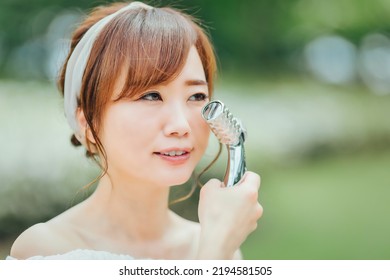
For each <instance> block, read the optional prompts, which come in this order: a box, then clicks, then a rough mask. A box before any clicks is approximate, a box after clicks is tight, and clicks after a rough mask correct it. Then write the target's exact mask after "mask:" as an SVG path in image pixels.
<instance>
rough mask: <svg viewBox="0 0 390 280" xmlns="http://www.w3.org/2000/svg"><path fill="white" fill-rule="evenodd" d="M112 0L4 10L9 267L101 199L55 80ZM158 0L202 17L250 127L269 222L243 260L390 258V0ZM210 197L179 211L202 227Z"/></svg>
mask: <svg viewBox="0 0 390 280" xmlns="http://www.w3.org/2000/svg"><path fill="white" fill-rule="evenodd" d="M107 2H111V1H104V2H103V1H87V0H66V1H65V0H36V1H28V0H1V2H0V182H1V184H0V259H1V258H4V257H5V256H6V255H7V254H8V253H9V248H10V245H11V242H12V241H13V240H14V238H15V237H16V236H17V235H18V234H20V233H21V232H22V231H23V230H24V229H25V228H27V227H28V226H30V225H32V224H34V223H37V222H41V221H45V220H47V219H49V218H50V217H53V216H54V215H57V214H58V213H60V212H61V211H63V210H65V209H67V208H68V207H70V206H72V205H74V204H76V203H77V202H78V201H80V200H82V199H84V198H85V197H86V196H87V195H88V194H89V192H90V191H91V190H83V186H84V185H86V184H88V183H89V182H90V181H91V180H92V179H93V178H95V177H96V176H97V174H98V169H97V168H96V167H95V166H94V164H93V163H92V162H89V161H88V160H87V159H85V158H84V155H83V151H82V150H81V149H75V148H73V147H72V146H71V144H70V142H69V137H70V134H71V131H70V129H69V128H68V126H67V123H66V121H65V118H64V116H63V109H62V100H61V98H60V95H59V93H58V91H57V90H56V87H55V85H54V80H55V76H56V74H57V71H58V67H59V65H60V64H61V62H62V61H63V59H64V55H65V54H66V51H67V48H68V38H69V34H70V32H71V31H72V29H73V27H74V26H75V24H77V22H79V21H80V19H81V17H82V16H83V13H84V12H85V11H88V9H90V8H91V7H94V6H96V5H98V4H102V3H107ZM149 3H152V4H155V5H158V6H163V5H171V6H172V5H173V6H174V7H178V8H181V9H185V10H186V11H187V12H189V13H190V14H193V15H195V16H196V17H197V18H200V19H201V20H202V22H203V23H204V25H205V27H206V29H207V30H208V32H209V33H210V34H211V37H212V39H213V42H214V43H215V48H216V52H217V55H218V57H219V65H220V72H219V78H218V81H217V86H216V97H217V98H220V99H221V100H223V101H224V102H225V103H226V105H227V106H228V107H230V109H231V111H232V112H233V113H234V114H235V115H236V116H238V117H239V118H240V119H242V121H243V123H244V124H245V125H246V127H247V129H248V140H247V142H246V152H247V161H248V167H249V168H250V169H251V170H253V171H255V172H258V173H260V175H261V177H262V186H261V191H260V201H261V203H262V205H263V207H264V215H263V217H262V219H261V220H260V222H259V227H258V229H257V230H256V231H255V232H254V233H253V234H252V235H251V236H250V237H249V238H248V239H247V241H246V242H245V244H244V245H243V247H242V251H243V254H244V257H245V258H247V259H390V238H389V237H390V221H389V214H390V203H389V200H390V174H389V169H390V32H389V31H390V20H389V18H390V2H389V1H387V0H328V1H315V0H273V1H270V0H268V1H266V0H257V1H256V0H248V1H234V0H224V1H222V0H221V1H216V0H215V1H206V0H187V1H185V0H182V1H179V0H176V1H163V0H161V1H152V2H150V1H149ZM216 146H217V144H216V140H215V139H212V140H211V147H210V149H209V150H208V151H207V152H206V156H205V159H204V161H203V162H202V164H203V165H204V164H206V162H207V161H209V160H210V159H211V158H212V157H213V154H214V153H215V150H216ZM225 162H226V153H224V154H223V156H222V158H221V159H220V161H219V162H218V164H217V165H216V166H215V167H214V168H213V169H212V170H211V171H210V172H209V173H208V174H207V175H206V176H205V177H204V178H203V180H204V181H206V180H207V179H208V178H211V177H218V178H221V177H222V176H223V173H224V168H225ZM187 187H188V186H187V185H185V186H180V187H175V188H174V189H173V190H174V191H173V192H172V196H173V197H180V196H181V195H183V194H184V193H185V191H186V189H187ZM197 196H198V193H195V195H194V196H193V197H192V198H191V199H189V200H187V201H185V202H182V203H178V204H175V205H173V206H172V208H173V209H174V210H175V211H177V212H179V213H180V214H181V215H183V216H185V217H188V218H190V219H193V220H196V202H197ZM227 207H228V206H227Z"/></svg>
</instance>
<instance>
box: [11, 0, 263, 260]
mask: <svg viewBox="0 0 390 280" xmlns="http://www.w3.org/2000/svg"><path fill="white" fill-rule="evenodd" d="M215 70H216V64H215V57H214V54H213V48H212V46H211V44H210V42H209V40H208V38H207V36H206V35H205V33H204V32H203V30H202V29H201V28H200V27H199V26H198V25H197V24H196V23H195V21H194V20H193V19H192V18H191V17H190V16H188V15H185V14H183V13H181V12H179V11H176V10H174V9H170V8H153V7H150V6H148V5H145V4H143V3H140V2H133V3H130V4H128V3H127V4H124V3H122V4H112V5H110V6H106V7H99V8H97V9H96V10H94V11H93V12H92V13H91V14H90V15H89V17H87V18H86V19H85V21H84V22H83V23H81V25H80V26H79V27H78V28H77V29H76V31H75V32H74V34H73V38H72V43H71V49H70V53H69V56H68V59H67V60H66V62H65V65H64V67H63V69H62V72H61V75H60V78H59V87H60V89H61V91H62V93H63V94H64V101H65V114H66V117H67V119H68V122H69V124H70V126H71V127H72V129H73V130H74V132H75V134H74V136H73V138H72V142H73V143H74V144H75V145H80V144H82V145H83V146H84V147H85V148H86V150H87V155H89V156H92V157H94V158H95V159H96V161H97V162H98V164H99V165H100V166H101V168H102V170H103V172H102V175H101V177H100V180H99V183H98V186H97V188H96V190H95V192H94V193H93V194H92V195H91V196H90V197H89V198H88V199H86V200H85V201H83V202H82V203H80V204H78V205H76V206H74V207H73V208H70V209H69V210H67V211H65V212H64V213H62V214H60V215H59V216H57V217H55V218H53V219H51V220H50V221H48V222H46V223H41V224H37V225H34V226H32V227H31V228H29V229H27V230H26V231H25V232H24V233H22V234H21V236H19V237H18V239H17V240H16V241H15V243H14V244H13V246H12V249H11V254H10V255H11V258H16V259H27V258H34V257H35V258H43V259H53V258H54V259H83V258H84V259H85V258H86V259H104V258H108V259H119V258H152V259H232V258H241V254H240V251H239V247H240V245H241V244H242V242H243V241H244V240H245V239H246V237H247V236H248V235H249V234H250V232H252V231H253V230H254V229H255V228H256V226H257V220H258V219H259V218H260V216H261V214H262V208H261V206H260V204H259V203H258V202H257V194H258V189H259V186H260V178H259V176H258V175H257V174H254V173H252V172H247V173H246V174H245V175H244V177H243V179H242V181H241V182H240V183H239V184H237V186H235V187H233V188H223V187H222V183H221V182H220V181H218V180H216V179H212V180H210V181H209V182H207V183H206V184H205V185H204V186H203V188H202V190H201V193H200V201H199V209H198V215H199V221H200V223H195V222H191V221H188V220H185V219H183V218H181V217H179V216H178V215H176V214H175V213H173V212H172V211H170V210H169V208H168V194H169V188H170V186H173V185H179V184H182V183H184V182H186V181H187V180H188V179H189V178H190V176H191V174H192V172H193V171H194V169H195V166H196V165H197V164H198V162H199V161H200V159H201V157H202V156H203V154H204V152H205V150H206V147H207V145H208V138H209V128H208V125H207V124H206V123H205V121H204V120H203V119H202V117H201V108H202V107H203V106H204V105H205V104H206V103H207V102H208V101H209V99H210V98H211V95H212V89H213V78H214V72H215Z"/></svg>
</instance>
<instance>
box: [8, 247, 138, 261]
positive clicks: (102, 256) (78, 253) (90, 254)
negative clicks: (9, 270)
mask: <svg viewBox="0 0 390 280" xmlns="http://www.w3.org/2000/svg"><path fill="white" fill-rule="evenodd" d="M6 260H17V259H16V258H14V257H11V256H8V257H7V258H6ZM27 260H134V257H132V256H130V255H122V254H115V253H110V252H106V251H96V250H89V249H76V250H72V251H69V252H67V253H64V254H57V255H51V256H33V257H30V258H28V259H27Z"/></svg>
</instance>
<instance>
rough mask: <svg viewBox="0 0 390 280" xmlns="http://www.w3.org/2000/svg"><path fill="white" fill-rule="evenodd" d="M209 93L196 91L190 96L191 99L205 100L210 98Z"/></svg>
mask: <svg viewBox="0 0 390 280" xmlns="http://www.w3.org/2000/svg"><path fill="white" fill-rule="evenodd" d="M208 98H209V97H208V95H207V94H204V93H195V94H194V95H191V96H190V98H189V101H205V100H206V99H208Z"/></svg>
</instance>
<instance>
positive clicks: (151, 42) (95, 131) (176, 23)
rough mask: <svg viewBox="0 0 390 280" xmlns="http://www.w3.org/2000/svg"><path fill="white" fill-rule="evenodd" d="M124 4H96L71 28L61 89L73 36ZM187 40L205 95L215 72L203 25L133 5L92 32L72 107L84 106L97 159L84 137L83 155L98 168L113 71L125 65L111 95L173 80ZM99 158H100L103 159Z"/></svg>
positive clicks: (115, 73)
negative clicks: (193, 50)
mask: <svg viewBox="0 0 390 280" xmlns="http://www.w3.org/2000/svg"><path fill="white" fill-rule="evenodd" d="M128 4H129V3H114V4H111V5H108V6H100V7H97V8H95V9H94V10H93V11H92V12H91V13H90V15H89V16H87V17H86V19H85V20H84V21H83V22H82V23H81V24H80V25H79V26H78V28H77V29H76V30H75V31H74V33H73V36H72V38H71V46H70V52H69V55H68V57H67V59H66V61H65V63H64V66H63V67H62V69H61V72H60V75H59V79H58V87H59V89H60V91H61V93H62V94H64V80H65V73H66V67H67V62H68V59H69V57H70V56H71V54H72V52H73V50H74V49H75V47H76V45H77V44H78V42H79V41H80V40H81V38H82V37H83V36H84V34H85V33H86V32H87V31H88V30H89V28H90V27H91V26H93V25H94V24H95V23H96V22H98V21H99V20H101V19H102V18H104V17H106V16H108V15H110V14H112V13H114V12H116V11H117V10H119V9H120V8H122V7H124V6H126V5H128ZM191 46H195V47H196V49H197V51H198V53H199V56H200V59H201V61H202V64H203V68H204V71H205V75H206V80H207V82H208V88H209V94H210V95H211V94H212V92H213V80H214V76H215V72H216V59H215V56H214V51H213V47H212V45H211V43H210V40H209V38H208V36H207V35H206V33H205V31H204V30H203V29H202V28H201V27H200V25H199V24H198V23H197V21H196V20H195V19H194V18H193V17H191V16H190V15H187V14H184V13H182V12H180V11H178V10H176V9H173V8H152V9H147V8H143V7H137V8H134V9H130V10H127V11H123V12H122V13H120V14H119V15H118V16H116V17H115V18H113V19H112V20H111V21H110V22H109V23H108V24H107V25H106V26H105V27H104V28H103V30H102V31H101V32H100V34H99V35H98V36H97V38H96V41H95V43H94V45H93V48H92V50H91V54H90V57H89V59H88V62H87V65H86V68H85V72H84V75H83V80H82V86H81V92H80V98H79V100H78V107H79V108H81V109H82V110H83V112H84V115H85V118H86V121H87V124H88V127H89V129H90V131H91V133H92V135H93V137H94V139H95V141H96V148H97V150H98V151H99V152H100V154H101V156H102V157H103V159H99V157H98V156H97V155H96V154H93V153H92V152H91V149H90V147H91V146H90V145H92V144H91V143H89V141H88V140H87V156H93V158H94V159H95V161H96V162H98V163H99V164H100V166H101V167H103V166H104V171H103V174H104V173H105V171H106V170H107V163H106V154H105V151H104V147H103V146H102V143H101V142H100V140H99V137H98V135H99V129H100V124H101V120H102V116H103V113H104V110H105V107H106V104H107V103H108V102H109V101H110V100H111V99H112V93H113V89H114V85H115V83H116V80H117V77H119V76H120V74H121V73H123V71H127V75H126V81H125V83H124V85H123V88H122V91H121V93H120V94H119V96H118V98H117V100H119V99H121V98H124V97H136V96H137V94H140V93H142V92H143V91H144V90H146V89H147V88H149V87H152V86H154V85H157V84H161V83H166V82H169V81H171V80H173V79H174V78H175V77H176V76H177V75H178V74H179V73H180V70H181V69H182V68H183V66H184V63H185V61H186V57H187V55H188V53H189V50H190V48H191ZM71 141H72V143H73V144H74V145H75V146H79V145H81V144H80V142H79V141H78V140H77V139H76V138H75V136H74V135H72V140H71ZM99 160H104V164H103V165H102V164H101V162H100V161H99Z"/></svg>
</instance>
